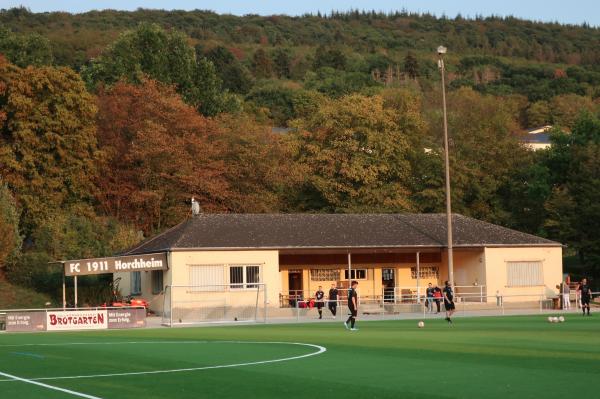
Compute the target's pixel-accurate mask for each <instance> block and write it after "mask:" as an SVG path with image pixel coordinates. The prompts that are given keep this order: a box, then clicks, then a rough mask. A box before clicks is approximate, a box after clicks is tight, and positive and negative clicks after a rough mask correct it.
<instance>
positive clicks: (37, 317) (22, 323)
mask: <svg viewBox="0 0 600 399" xmlns="http://www.w3.org/2000/svg"><path fill="white" fill-rule="evenodd" d="M44 330H46V314H45V313H44V312H15V313H8V314H7V315H6V331H8V332H34V331H44Z"/></svg>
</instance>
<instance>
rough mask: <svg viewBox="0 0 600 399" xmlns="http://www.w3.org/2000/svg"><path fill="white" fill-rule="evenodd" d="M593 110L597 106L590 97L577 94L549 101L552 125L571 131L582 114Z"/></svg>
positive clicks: (564, 95)
mask: <svg viewBox="0 0 600 399" xmlns="http://www.w3.org/2000/svg"><path fill="white" fill-rule="evenodd" d="M595 109H597V105H595V104H594V102H593V101H592V99H591V98H590V97H585V96H579V95H577V94H563V95H560V96H556V97H553V98H552V100H550V110H551V114H552V121H553V123H554V124H555V125H557V126H560V127H563V128H566V129H572V128H573V126H575V123H576V122H577V119H578V118H579V117H580V116H581V114H582V113H585V112H593V111H594V110H595Z"/></svg>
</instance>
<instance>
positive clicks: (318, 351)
mask: <svg viewBox="0 0 600 399" xmlns="http://www.w3.org/2000/svg"><path fill="white" fill-rule="evenodd" d="M208 343H210V344H263V345H297V346H306V347H310V348H314V349H316V351H315V352H310V353H307V354H304V355H299V356H292V357H285V358H280V359H271V360H258V361H254V362H244V363H234V364H223V365H217V366H203V367H188V368H181V369H169V370H150V371H132V372H127V373H107V374H91V375H71V376H61V377H39V378H28V381H51V380H76V379H84V378H106V377H126V376H133V375H150V374H169V373H182V372H190V371H201V370H213V369H225V368H233V367H244V366H257V365H260V364H270V363H280V362H288V361H291V360H299V359H304V358H307V357H311V356H316V355H320V354H322V353H324V352H326V351H327V348H325V347H324V346H320V345H315V344H306V343H302V342H258V341H132V342H110V343H109V342H72V343H65V344H22V345H0V347H20V346H28V347H30V346H75V345H125V344H208ZM11 381H12V382H14V381H15V380H14V379H6V380H0V382H11Z"/></svg>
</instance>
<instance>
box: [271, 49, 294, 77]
mask: <svg viewBox="0 0 600 399" xmlns="http://www.w3.org/2000/svg"><path fill="white" fill-rule="evenodd" d="M291 64H292V59H291V56H290V52H289V50H287V49H283V48H278V49H276V50H275V53H274V54H273V67H274V70H275V74H276V75H277V77H278V78H280V79H289V78H290V77H291V74H292V73H291V70H292V66H291Z"/></svg>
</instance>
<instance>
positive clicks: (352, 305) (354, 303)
mask: <svg viewBox="0 0 600 399" xmlns="http://www.w3.org/2000/svg"><path fill="white" fill-rule="evenodd" d="M357 285H358V281H352V284H350V289H349V290H348V309H349V310H350V317H348V320H346V321H345V322H344V327H346V329H348V328H349V329H350V330H351V331H358V328H354V323H356V316H357V315H358V293H357V292H356V286H357ZM348 323H350V327H348Z"/></svg>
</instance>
